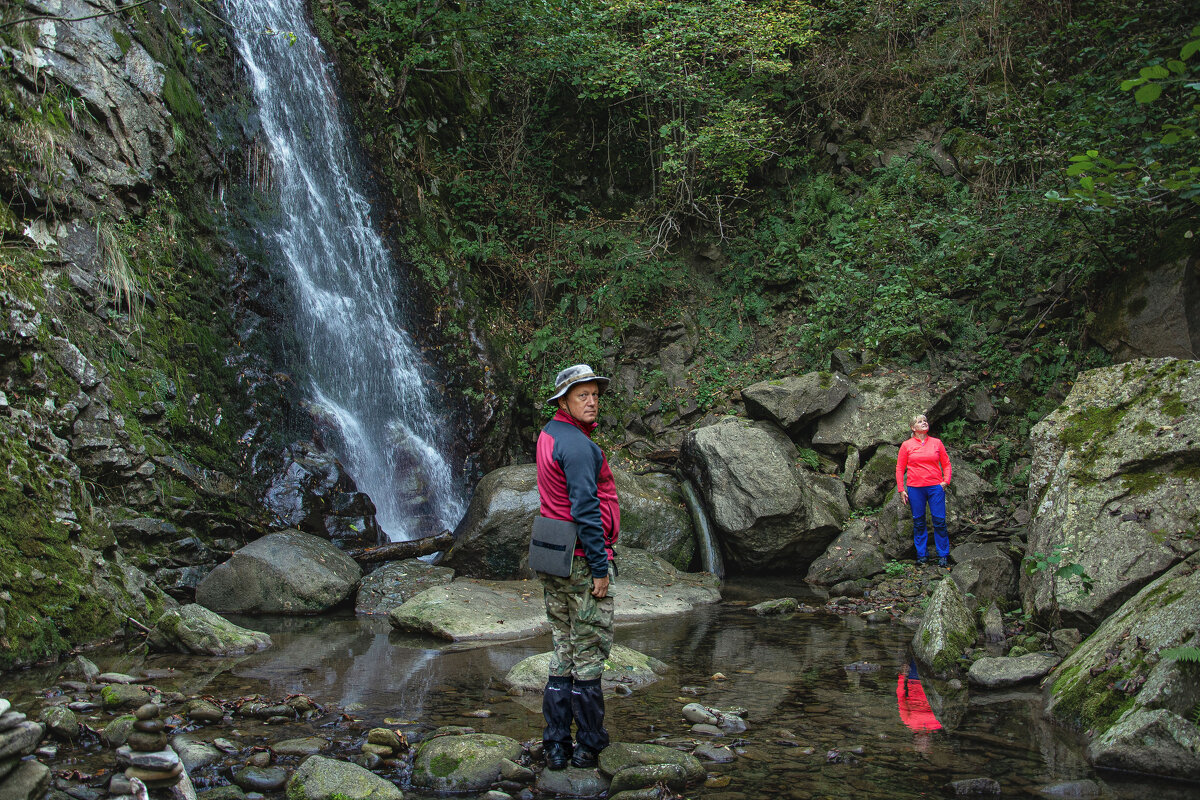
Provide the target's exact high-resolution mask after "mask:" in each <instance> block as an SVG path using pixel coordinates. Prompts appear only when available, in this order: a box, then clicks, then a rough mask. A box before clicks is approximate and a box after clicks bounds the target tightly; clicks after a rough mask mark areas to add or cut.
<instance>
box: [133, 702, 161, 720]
mask: <svg viewBox="0 0 1200 800" xmlns="http://www.w3.org/2000/svg"><path fill="white" fill-rule="evenodd" d="M161 711H162V709H160V708H159V707H158V705H157V704H155V703H145V704H143V705H141V706H138V709H137V711H134V712H133V715H134V716H135V717H137V718H138V719H139V720H141V721H143V722H144V721H146V720H152V719H158V715H159V713H160V712H161Z"/></svg>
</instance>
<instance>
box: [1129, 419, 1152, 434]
mask: <svg viewBox="0 0 1200 800" xmlns="http://www.w3.org/2000/svg"><path fill="white" fill-rule="evenodd" d="M1133 431H1134V433H1137V434H1140V435H1142V436H1149V435H1150V434H1152V433H1154V425H1152V424H1151V423H1150V422H1149V421H1147V420H1144V419H1142V420H1138V423H1137V424H1136V425H1134V426H1133Z"/></svg>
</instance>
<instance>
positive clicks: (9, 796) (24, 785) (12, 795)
mask: <svg viewBox="0 0 1200 800" xmlns="http://www.w3.org/2000/svg"><path fill="white" fill-rule="evenodd" d="M51 778H52V775H51V774H50V768H49V767H47V766H46V765H45V764H42V763H41V762H39V761H32V760H31V761H22V762H21V763H20V764H18V765H17V767H16V769H14V770H13V771H12V772H10V773H8V776H7V777H5V778H4V782H3V784H0V793H2V794H3V797H4V800H38V799H39V798H40V797H42V796H43V795H44V794H45V793H46V790H47V789H49V788H50V780H51Z"/></svg>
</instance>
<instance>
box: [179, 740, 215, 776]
mask: <svg viewBox="0 0 1200 800" xmlns="http://www.w3.org/2000/svg"><path fill="white" fill-rule="evenodd" d="M171 748H172V749H173V750H174V751H175V752H176V753H178V754H179V760H180V761H182V762H183V766H184V769H186V770H187V771H188V772H189V773H191V772H194V771H195V770H197V769H200V768H201V767H207V766H208V765H209V764H215V763H217V762H218V761H220V760H221V751H220V750H218V749H217V748H216V747H213V746H212V745H211V744H209V743H207V742H204V741H200V740H199V739H196V738H194V737H192V736H189V735H188V734H180V735H179V736H175V737H173V738H172V739H171Z"/></svg>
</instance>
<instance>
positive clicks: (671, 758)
mask: <svg viewBox="0 0 1200 800" xmlns="http://www.w3.org/2000/svg"><path fill="white" fill-rule="evenodd" d="M651 764H678V765H679V766H680V767H682V768H683V773H684V777H685V778H686V780H687V782H688V783H694V782H696V781H699V780H702V779H703V778H704V767H703V765H701V763H700V760H699V759H698V758H696V757H695V756H693V755H690V754H688V753H681V752H679V751H678V750H675V749H673V748H670V747H663V746H662V745H656V744H639V743H634V742H613V743H612V744H610V745H609V746H608V747H606V748H604V750H603V751H601V753H600V771H601V772H603V773H604V774H606V775H616V774H617V773H618V772H620V771H621V770H623V769H628V768H630V767H639V766H647V765H651Z"/></svg>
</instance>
